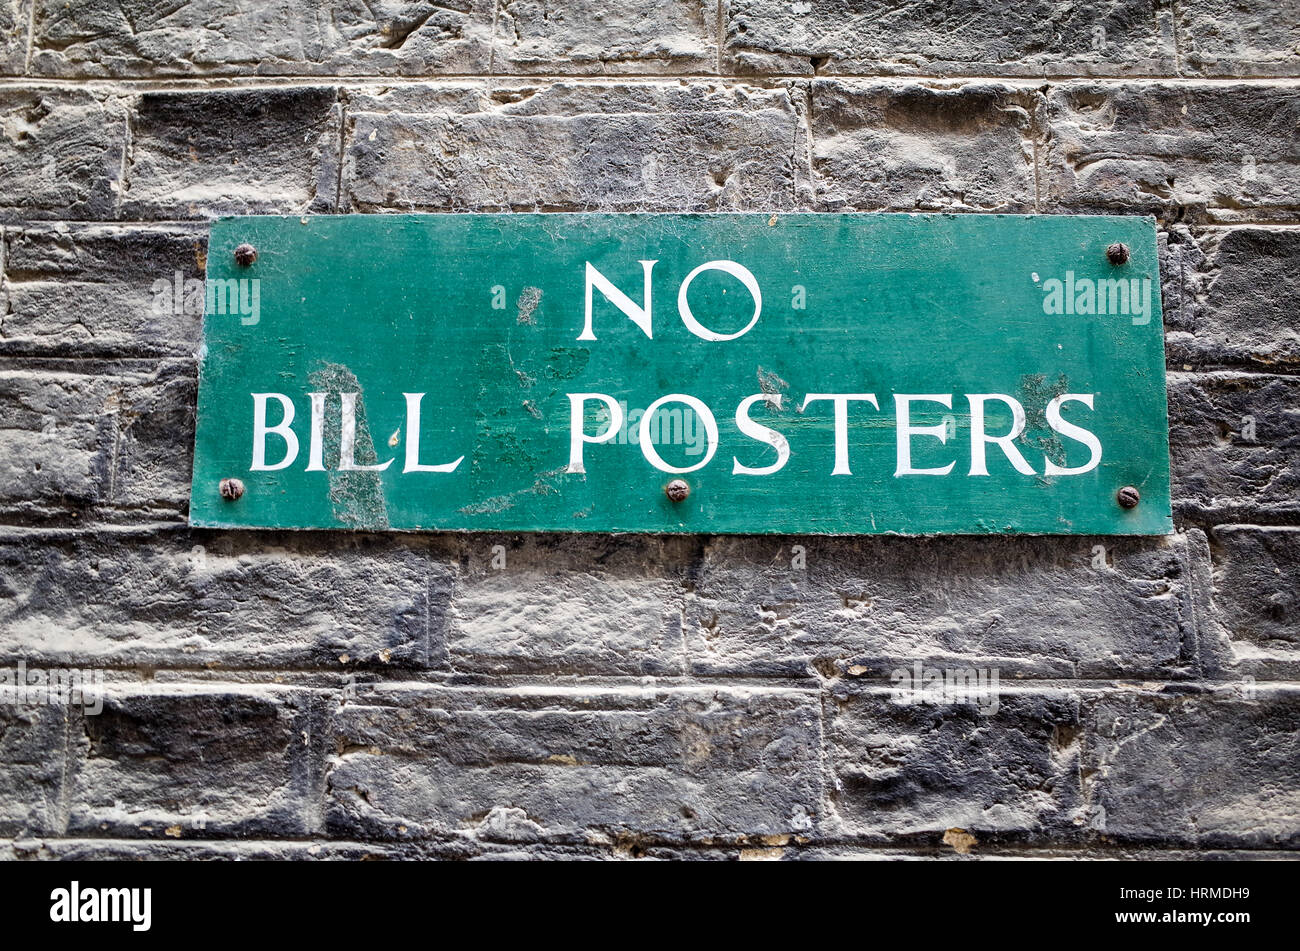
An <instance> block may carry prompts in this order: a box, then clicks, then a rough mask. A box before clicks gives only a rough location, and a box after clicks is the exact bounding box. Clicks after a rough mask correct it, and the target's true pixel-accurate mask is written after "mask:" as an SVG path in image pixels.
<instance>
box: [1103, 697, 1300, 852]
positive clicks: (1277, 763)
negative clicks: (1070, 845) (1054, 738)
mask: <svg viewBox="0 0 1300 951" xmlns="http://www.w3.org/2000/svg"><path fill="white" fill-rule="evenodd" d="M1084 720H1085V723H1086V733H1085V735H1086V743H1087V748H1086V750H1085V752H1084V754H1083V756H1082V762H1081V769H1082V773H1081V775H1082V777H1083V783H1084V796H1085V804H1084V810H1083V812H1082V813H1081V814H1080V819H1082V820H1083V821H1084V824H1085V826H1086V827H1087V828H1088V829H1090V830H1093V831H1095V832H1096V833H1098V834H1100V835H1103V836H1105V837H1106V838H1107V839H1108V840H1111V841H1116V842H1121V843H1125V842H1152V843H1155V842H1159V843H1162V844H1164V845H1166V846H1179V845H1182V846H1189V847H1197V848H1228V847H1241V848H1286V849H1294V848H1296V847H1297V845H1300V690H1297V689H1296V687H1295V685H1293V684H1288V685H1285V686H1281V685H1277V686H1274V685H1267V686H1265V685H1260V686H1259V687H1258V688H1255V689H1254V695H1253V697H1250V696H1243V693H1242V690H1241V688H1240V687H1236V686H1234V687H1227V688H1223V689H1221V690H1219V691H1216V692H1213V693H1204V692H1197V691H1195V690H1192V691H1189V692H1183V691H1180V690H1178V689H1165V690H1159V689H1156V690H1152V689H1150V688H1145V689H1141V690H1136V689H1133V690H1123V691H1114V692H1107V693H1105V694H1102V695H1100V696H1097V697H1095V698H1091V699H1090V700H1089V702H1088V704H1087V707H1086V711H1085V714H1084Z"/></svg>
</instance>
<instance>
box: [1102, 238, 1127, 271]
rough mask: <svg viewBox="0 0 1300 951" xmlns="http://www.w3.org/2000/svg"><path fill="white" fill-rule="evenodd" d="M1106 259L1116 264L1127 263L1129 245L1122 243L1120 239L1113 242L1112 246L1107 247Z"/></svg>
mask: <svg viewBox="0 0 1300 951" xmlns="http://www.w3.org/2000/svg"><path fill="white" fill-rule="evenodd" d="M1106 259H1107V260H1108V261H1110V263H1111V264H1116V265H1119V264H1127V263H1128V245H1127V244H1120V243H1119V242H1118V241H1116V242H1115V243H1114V244H1112V245H1111V246H1110V247H1108V248H1107V249H1106Z"/></svg>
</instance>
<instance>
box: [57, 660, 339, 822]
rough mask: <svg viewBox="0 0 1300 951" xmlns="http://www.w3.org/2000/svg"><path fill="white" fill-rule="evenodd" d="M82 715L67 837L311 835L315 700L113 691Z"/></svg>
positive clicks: (196, 690) (220, 691) (235, 690)
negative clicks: (94, 712)
mask: <svg viewBox="0 0 1300 951" xmlns="http://www.w3.org/2000/svg"><path fill="white" fill-rule="evenodd" d="M105 693H106V695H105V697H104V702H103V710H102V711H101V712H100V713H98V714H97V715H89V714H87V715H80V716H79V721H78V722H77V726H78V729H79V730H81V731H82V735H81V737H80V742H79V743H78V747H79V752H80V756H79V757H78V760H77V763H76V765H75V767H74V772H73V775H72V776H71V777H70V778H69V780H68V786H69V788H68V792H67V795H68V799H69V803H70V805H69V813H68V831H69V832H71V833H73V834H80V835H100V836H107V837H114V836H122V837H127V838H132V837H151V838H158V839H162V838H165V837H171V838H179V837H180V836H182V835H185V834H186V830H187V829H188V830H189V833H190V834H191V835H193V834H194V833H195V832H199V831H201V832H203V833H204V834H206V835H207V836H211V837H225V836H231V835H239V836H246V835H259V834H260V835H269V836H284V837H294V836H300V835H303V834H306V833H308V832H310V831H312V828H313V825H314V820H313V818H312V816H313V812H314V810H313V805H314V801H315V797H316V796H317V795H318V792H317V789H318V784H319V775H318V765H317V764H318V757H319V750H318V749H317V747H318V746H319V745H320V743H321V739H322V738H321V736H320V734H319V726H320V725H321V724H320V722H318V721H320V717H319V716H318V715H317V712H316V711H315V710H314V709H313V707H314V705H315V704H316V703H317V701H318V698H317V697H316V696H315V695H313V694H311V693H310V692H307V691H302V690H293V689H288V688H274V687H265V686H259V687H240V686H237V685H226V686H224V687H220V688H208V687H204V686H201V685H194V686H168V685H160V686H157V687H152V688H151V687H148V686H141V687H137V688H134V689H132V690H125V689H108V690H106V692H105Z"/></svg>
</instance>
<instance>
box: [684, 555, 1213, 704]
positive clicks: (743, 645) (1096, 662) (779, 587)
mask: <svg viewBox="0 0 1300 951" xmlns="http://www.w3.org/2000/svg"><path fill="white" fill-rule="evenodd" d="M793 544H797V545H799V546H800V547H801V548H802V549H803V550H802V552H793V550H792V548H791V547H790V546H791V545H793ZM1196 551H1197V549H1195V548H1193V549H1192V550H1191V551H1189V545H1188V543H1187V539H1186V538H1185V537H1184V536H1181V535H1174V536H1171V537H1169V538H1155V539H1125V538H1091V537H1071V538H1037V539H1030V538H1025V539H1010V538H985V539H975V538H962V539H937V538H936V539H911V538H909V539H901V538H859V539H853V538H807V539H802V538H796V539H750V538H716V539H713V540H712V541H711V542H710V543H709V546H708V548H707V550H706V553H705V557H704V560H703V563H702V565H701V567H700V569H699V571H698V573H697V574H696V575H695V577H694V578H693V579H692V580H693V582H694V592H693V594H692V595H691V596H690V598H689V600H688V602H687V613H686V622H685V628H686V636H687V638H688V645H689V649H690V652H691V653H690V657H691V665H692V669H693V670H694V671H695V673H696V674H697V675H707V676H717V675H725V676H751V677H752V676H760V677H772V676H782V677H807V676H813V675H815V674H816V673H822V674H824V675H828V676H848V677H862V678H872V679H887V678H889V676H890V674H891V672H893V671H895V670H897V669H911V667H912V665H913V664H914V663H915V662H917V661H921V662H923V663H925V664H934V665H940V666H953V665H957V666H980V667H988V666H992V667H997V668H999V669H1000V675H999V676H1000V677H1002V678H1005V679H1006V680H1008V681H1009V680H1012V679H1013V678H1017V677H1088V678H1095V677H1114V676H1163V677H1185V676H1188V675H1189V674H1190V673H1193V672H1194V670H1195V656H1194V650H1193V648H1194V644H1195V641H1194V631H1195V624H1196V621H1195V619H1196V616H1197V614H1196V612H1197V606H1196V599H1197V598H1198V597H1200V596H1201V595H1200V594H1199V593H1198V592H1197V590H1196V589H1195V586H1194V583H1193V572H1192V566H1191V565H1190V564H1189V561H1190V560H1191V559H1193V558H1195V557H1197V555H1196V554H1195V552H1196ZM796 556H797V557H800V558H801V559H802V560H803V561H804V562H805V563H806V565H807V567H806V568H803V569H800V568H797V567H792V560H793V559H794V558H795V557H796ZM1066 592H1068V593H1069V594H1068V596H1066V594H1065V593H1066Z"/></svg>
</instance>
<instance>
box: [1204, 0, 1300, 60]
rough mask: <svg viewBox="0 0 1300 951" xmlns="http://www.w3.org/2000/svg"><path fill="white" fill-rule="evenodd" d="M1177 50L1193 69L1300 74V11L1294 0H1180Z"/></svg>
mask: <svg viewBox="0 0 1300 951" xmlns="http://www.w3.org/2000/svg"><path fill="white" fill-rule="evenodd" d="M1178 54H1179V64H1180V66H1181V67H1182V69H1183V71H1184V72H1186V73H1190V74H1195V75H1201V76H1296V75H1300V15H1297V11H1296V7H1295V3H1294V2H1293V0H1282V2H1280V3H1279V2H1278V0H1235V2H1233V3H1232V4H1225V3H1216V2H1214V0H1179V2H1178Z"/></svg>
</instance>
